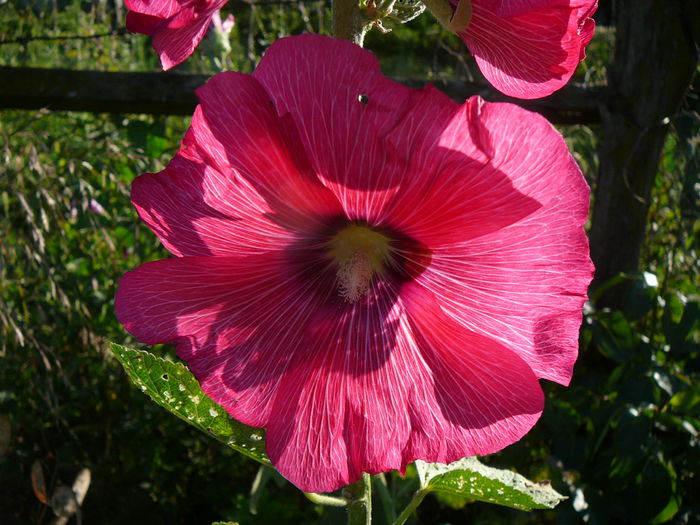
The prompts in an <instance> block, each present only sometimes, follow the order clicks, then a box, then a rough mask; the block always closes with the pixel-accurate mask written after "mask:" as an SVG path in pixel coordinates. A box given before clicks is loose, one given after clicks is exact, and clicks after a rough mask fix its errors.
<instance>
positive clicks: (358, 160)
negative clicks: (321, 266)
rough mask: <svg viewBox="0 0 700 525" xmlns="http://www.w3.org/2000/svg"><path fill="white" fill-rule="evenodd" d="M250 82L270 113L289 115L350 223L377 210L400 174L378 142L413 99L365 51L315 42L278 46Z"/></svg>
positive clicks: (294, 40)
mask: <svg viewBox="0 0 700 525" xmlns="http://www.w3.org/2000/svg"><path fill="white" fill-rule="evenodd" d="M254 77H255V78H256V79H258V80H259V81H260V82H261V83H262V85H263V86H265V88H266V89H267V91H268V93H269V94H270V97H271V98H272V100H273V101H274V104H275V107H276V108H277V111H278V112H279V113H280V114H282V115H284V114H287V113H289V115H291V117H292V118H293V120H294V122H295V123H296V126H297V129H298V130H299V135H300V138H301V143H302V144H303V145H304V147H305V149H306V152H307V155H308V158H309V160H310V163H311V166H312V168H313V171H314V173H315V174H316V175H317V176H318V177H319V178H320V179H321V180H322V181H324V183H325V184H326V185H327V186H328V187H330V188H331V189H332V190H333V191H334V193H335V194H336V195H337V196H338V198H339V199H340V200H341V202H342V203H343V206H344V208H345V210H346V213H347V214H348V215H349V217H350V218H351V219H355V218H359V217H361V218H367V212H368V211H369V212H371V210H372V208H381V205H382V202H385V201H386V199H388V198H389V197H390V196H391V195H392V194H393V193H394V192H395V191H396V190H397V187H398V185H399V184H400V181H401V180H402V179H403V178H404V177H405V174H406V169H405V168H406V167H405V166H403V165H397V164H395V163H394V162H392V160H393V159H390V158H388V157H387V152H386V151H385V150H384V149H383V142H382V137H383V136H384V135H386V134H387V133H389V132H390V131H391V130H392V129H393V127H394V126H395V125H396V124H397V123H398V122H399V121H401V119H402V118H403V117H404V116H405V115H406V113H407V112H408V111H410V110H411V107H412V101H413V97H414V96H417V95H416V93H418V92H416V91H414V90H411V89H409V88H407V87H405V86H402V85H401V84H398V83H396V82H393V81H392V80H389V79H388V78H386V77H384V76H383V75H382V74H381V71H380V70H379V64H378V62H377V59H376V58H375V57H374V55H372V54H371V53H370V52H368V51H366V50H364V49H362V48H360V47H358V46H356V45H354V44H352V43H350V42H346V41H343V40H338V39H331V38H328V37H324V36H320V35H300V36H296V37H291V38H285V39H283V40H278V41H277V42H275V44H273V45H272V46H271V47H270V48H269V49H268V51H267V53H266V54H265V56H264V57H263V59H262V61H261V62H260V64H259V65H258V67H257V69H256V70H255V73H254ZM369 192H371V194H370V193H369ZM368 207H369V210H368Z"/></svg>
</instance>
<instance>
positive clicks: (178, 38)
mask: <svg viewBox="0 0 700 525" xmlns="http://www.w3.org/2000/svg"><path fill="white" fill-rule="evenodd" d="M226 1H227V0H126V7H127V9H128V10H129V13H128V14H127V15H126V27H127V28H129V30H130V31H133V32H134V33H144V34H146V35H153V41H152V43H153V47H154V48H155V50H156V51H157V52H158V56H159V57H160V62H161V64H162V65H163V69H166V70H167V69H170V68H172V67H174V66H176V65H178V64H179V63H180V62H182V61H184V60H185V59H186V58H187V57H189V56H190V55H191V54H192V52H193V51H194V50H195V48H196V47H197V46H198V45H199V43H200V42H201V41H202V38H204V35H205V34H206V32H207V28H208V27H209V24H210V23H211V21H212V17H213V16H214V13H216V12H217V11H218V10H219V9H221V7H222V6H223V5H224V4H225V3H226Z"/></svg>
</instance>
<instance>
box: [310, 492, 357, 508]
mask: <svg viewBox="0 0 700 525" xmlns="http://www.w3.org/2000/svg"><path fill="white" fill-rule="evenodd" d="M304 496H306V498H307V499H308V500H309V501H313V502H314V503H316V504H317V505H327V506H329V507H347V506H348V505H349V504H350V502H349V501H348V500H346V499H345V498H336V497H334V496H326V495H325V494H316V493H314V492H304Z"/></svg>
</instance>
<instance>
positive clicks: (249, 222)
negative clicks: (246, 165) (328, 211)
mask: <svg viewBox="0 0 700 525" xmlns="http://www.w3.org/2000/svg"><path fill="white" fill-rule="evenodd" d="M188 153H189V154H190V156H191V151H190V152H188ZM131 200H132V202H133V204H134V207H135V208H136V210H137V211H138V214H139V216H140V217H141V219H142V220H143V221H144V222H145V223H146V224H147V225H148V226H149V228H151V230H153V231H154V232H155V233H156V235H158V237H159V239H160V240H161V242H162V243H163V245H164V246H165V247H166V248H167V249H168V250H169V251H170V252H171V253H173V254H175V255H178V256H211V255H214V256H228V255H235V256H240V255H248V254H253V253H260V252H263V251H269V250H275V249H279V248H280V247H281V246H283V245H284V244H285V243H288V242H291V241H292V240H293V236H292V234H291V233H290V232H288V231H287V230H285V229H284V228H282V227H281V226H279V225H278V224H276V223H275V222H273V221H272V220H270V219H269V216H270V215H271V214H272V210H271V209H270V207H269V206H268V205H267V204H266V203H265V200H264V199H263V198H262V197H260V196H259V195H258V193H257V192H256V191H255V190H254V189H253V188H251V187H250V185H248V184H246V183H245V181H242V180H241V178H240V177H239V176H237V175H236V173H235V172H233V170H225V171H220V170H217V169H216V168H215V167H212V166H211V164H209V165H207V164H205V163H204V162H202V161H201V160H196V159H193V158H187V157H185V156H184V155H177V156H176V157H175V158H174V159H173V160H172V161H171V162H170V163H169V164H168V166H167V168H165V169H164V170H163V171H161V172H160V173H145V174H143V175H141V176H139V177H137V178H136V179H135V180H134V182H133V184H132V189H131Z"/></svg>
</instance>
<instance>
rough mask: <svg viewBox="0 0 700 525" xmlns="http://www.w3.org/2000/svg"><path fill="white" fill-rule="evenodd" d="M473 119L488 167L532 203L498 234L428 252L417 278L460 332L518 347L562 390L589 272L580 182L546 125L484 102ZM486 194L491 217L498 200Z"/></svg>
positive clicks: (563, 148) (584, 191)
mask: <svg viewBox="0 0 700 525" xmlns="http://www.w3.org/2000/svg"><path fill="white" fill-rule="evenodd" d="M479 122H480V125H481V126H482V127H483V129H482V131H481V132H480V133H481V134H482V135H488V136H489V137H490V142H491V143H492V144H494V145H495V147H494V149H493V153H492V154H493V157H492V160H491V163H492V165H493V166H494V167H497V168H498V169H499V170H500V171H501V172H503V173H504V174H506V175H507V177H508V179H509V180H510V181H511V183H512V191H514V192H518V193H519V194H522V195H525V196H526V197H527V198H529V199H532V200H533V201H536V202H537V203H538V204H539V207H538V209H537V210H536V211H534V212H533V213H530V214H529V215H527V216H526V217H524V218H522V219H521V220H519V221H517V222H515V223H513V224H512V225H510V226H507V227H505V228H502V229H497V230H494V231H492V232H489V233H487V234H485V235H483V236H481V237H478V238H473V239H465V241H464V242H462V243H455V244H451V245H448V246H443V247H438V248H436V249H435V250H433V253H432V259H431V263H430V265H429V267H428V268H427V269H426V270H425V271H424V272H423V273H422V274H421V275H420V276H419V277H418V278H417V280H418V282H419V283H420V284H421V285H422V286H425V287H426V288H427V289H429V290H431V291H432V292H433V293H435V294H436V296H438V297H439V300H440V301H441V304H442V306H443V308H445V309H446V310H447V311H448V312H449V313H450V315H451V316H452V317H453V318H454V319H456V320H457V321H458V322H460V323H461V324H462V325H463V326H464V327H466V328H468V329H470V330H473V331H475V332H478V333H481V334H484V335H486V336H487V337H491V338H493V339H495V340H498V341H501V342H502V343H503V344H504V345H506V346H507V347H509V348H513V349H515V350H517V351H518V355H519V356H520V357H521V358H522V359H524V360H525V361H527V362H528V363H529V364H530V366H531V367H532V369H533V370H534V371H535V373H536V374H537V376H538V377H542V378H546V379H551V380H553V381H557V382H560V383H563V384H567V383H568V381H569V380H570V378H571V372H572V367H573V364H574V361H575V359H576V352H577V347H578V327H579V326H580V322H581V307H582V305H583V302H584V300H585V298H586V289H587V286H588V284H589V283H590V280H591V277H592V273H593V266H592V264H591V262H590V258H589V256H588V241H587V238H586V235H585V233H584V231H583V224H584V223H585V221H586V217H587V212H588V193H589V190H588V186H587V184H586V182H585V180H584V179H583V176H582V175H581V172H580V170H579V168H578V166H577V165H576V163H575V162H574V160H573V158H572V157H571V155H570V154H569V153H568V150H567V148H566V144H565V143H564V141H563V140H562V139H561V137H560V136H559V134H558V133H557V131H556V130H555V129H554V128H553V127H552V126H551V125H550V124H549V123H547V122H546V121H545V119H543V118H541V117H539V116H536V115H534V114H531V113H528V112H526V111H525V110H522V109H520V108H518V107H517V106H512V105H509V104H484V105H483V107H482V109H481V113H480V117H479ZM484 198H485V199H487V201H486V202H487V204H488V205H492V204H495V205H493V208H492V215H493V216H497V215H498V214H499V206H498V202H497V201H490V200H489V199H490V198H489V195H488V193H487V194H485V195H484ZM475 205H476V206H477V207H479V202H478V200H477V201H476V204H475ZM485 209H487V208H485ZM486 216H487V215H486V214H485V215H484V217H486Z"/></svg>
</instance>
